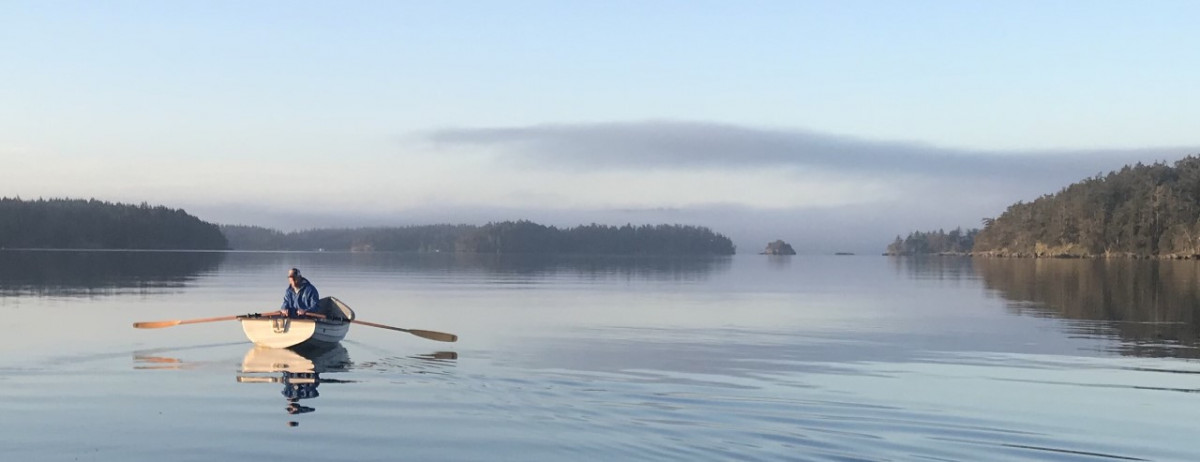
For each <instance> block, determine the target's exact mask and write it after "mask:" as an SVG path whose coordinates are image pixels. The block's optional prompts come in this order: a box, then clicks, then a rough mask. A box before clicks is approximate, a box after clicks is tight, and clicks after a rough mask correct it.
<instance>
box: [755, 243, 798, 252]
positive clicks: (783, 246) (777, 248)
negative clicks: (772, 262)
mask: <svg viewBox="0 0 1200 462" xmlns="http://www.w3.org/2000/svg"><path fill="white" fill-rule="evenodd" d="M795 254H796V251H795V250H793V249H792V245H791V244H788V243H786V242H783V241H782V240H777V241H775V242H771V243H769V244H767V250H764V251H762V253H761V255H795Z"/></svg>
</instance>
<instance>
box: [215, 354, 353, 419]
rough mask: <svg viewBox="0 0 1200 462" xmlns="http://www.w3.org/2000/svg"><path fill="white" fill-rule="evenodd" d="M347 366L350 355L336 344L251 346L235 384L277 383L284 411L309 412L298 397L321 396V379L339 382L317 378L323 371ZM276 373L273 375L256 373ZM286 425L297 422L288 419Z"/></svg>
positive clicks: (308, 407) (341, 368)
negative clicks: (284, 404) (319, 388)
mask: <svg viewBox="0 0 1200 462" xmlns="http://www.w3.org/2000/svg"><path fill="white" fill-rule="evenodd" d="M349 366H350V354H349V353H348V352H346V348H345V347H343V346H342V345H341V344H339V343H333V344H320V345H317V346H310V347H300V348H270V347H264V346H255V347H254V348H251V349H250V351H248V352H246V356H245V357H243V358H242V374H238V376H237V381H238V382H239V383H281V384H283V390H282V391H281V392H280V393H281V394H282V395H283V397H284V398H285V399H287V403H288V405H287V407H286V408H284V409H285V410H286V411H287V413H288V414H304V413H308V412H313V411H314V410H316V409H314V408H312V407H310V406H305V405H302V404H300V400H302V399H312V398H316V397H319V396H321V394H320V393H319V392H318V391H317V386H318V385H320V384H321V382H340V381H337V380H327V379H322V378H321V373H323V372H339V371H345V370H347V369H348V368H349ZM260 374H277V375H260ZM288 425H290V426H295V425H299V424H298V423H296V422H288Z"/></svg>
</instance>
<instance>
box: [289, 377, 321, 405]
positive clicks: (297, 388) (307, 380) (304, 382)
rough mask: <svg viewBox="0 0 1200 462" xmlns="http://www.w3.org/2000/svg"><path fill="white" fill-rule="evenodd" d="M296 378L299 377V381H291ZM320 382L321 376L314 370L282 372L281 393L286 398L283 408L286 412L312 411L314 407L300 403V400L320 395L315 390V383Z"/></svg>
mask: <svg viewBox="0 0 1200 462" xmlns="http://www.w3.org/2000/svg"><path fill="white" fill-rule="evenodd" d="M296 379H301V382H299V383H294V382H292V381H293V380H296ZM320 383H321V377H320V376H319V375H318V374H317V373H315V372H284V373H283V391H282V392H281V393H282V394H283V397H284V398H287V400H288V405H287V407H286V408H285V409H286V410H287V412H288V414H304V413H306V412H312V411H314V410H315V409H313V408H311V407H308V406H304V405H301V404H300V400H302V399H311V398H316V397H318V396H321V393H319V392H317V385H319V384H320Z"/></svg>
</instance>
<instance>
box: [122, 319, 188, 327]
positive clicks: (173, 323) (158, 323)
mask: <svg viewBox="0 0 1200 462" xmlns="http://www.w3.org/2000/svg"><path fill="white" fill-rule="evenodd" d="M179 322H180V321H179V320H178V319H176V320H173V321H143V322H135V323H133V327H135V328H138V329H159V328H163V327H173V326H178V325H179Z"/></svg>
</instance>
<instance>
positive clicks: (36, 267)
mask: <svg viewBox="0 0 1200 462" xmlns="http://www.w3.org/2000/svg"><path fill="white" fill-rule="evenodd" d="M224 259H225V253H223V252H204V251H157V250H156V251H149V250H5V249H0V263H2V264H0V296H20V295H34V296H43V297H45V296H93V295H116V294H120V293H129V292H132V293H152V292H162V291H165V290H167V289H179V288H183V287H186V286H187V285H188V283H190V282H191V281H192V280H194V279H195V278H196V277H198V276H199V275H200V274H202V273H207V272H213V271H216V270H217V268H218V267H220V265H221V262H222V261H224Z"/></svg>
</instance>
